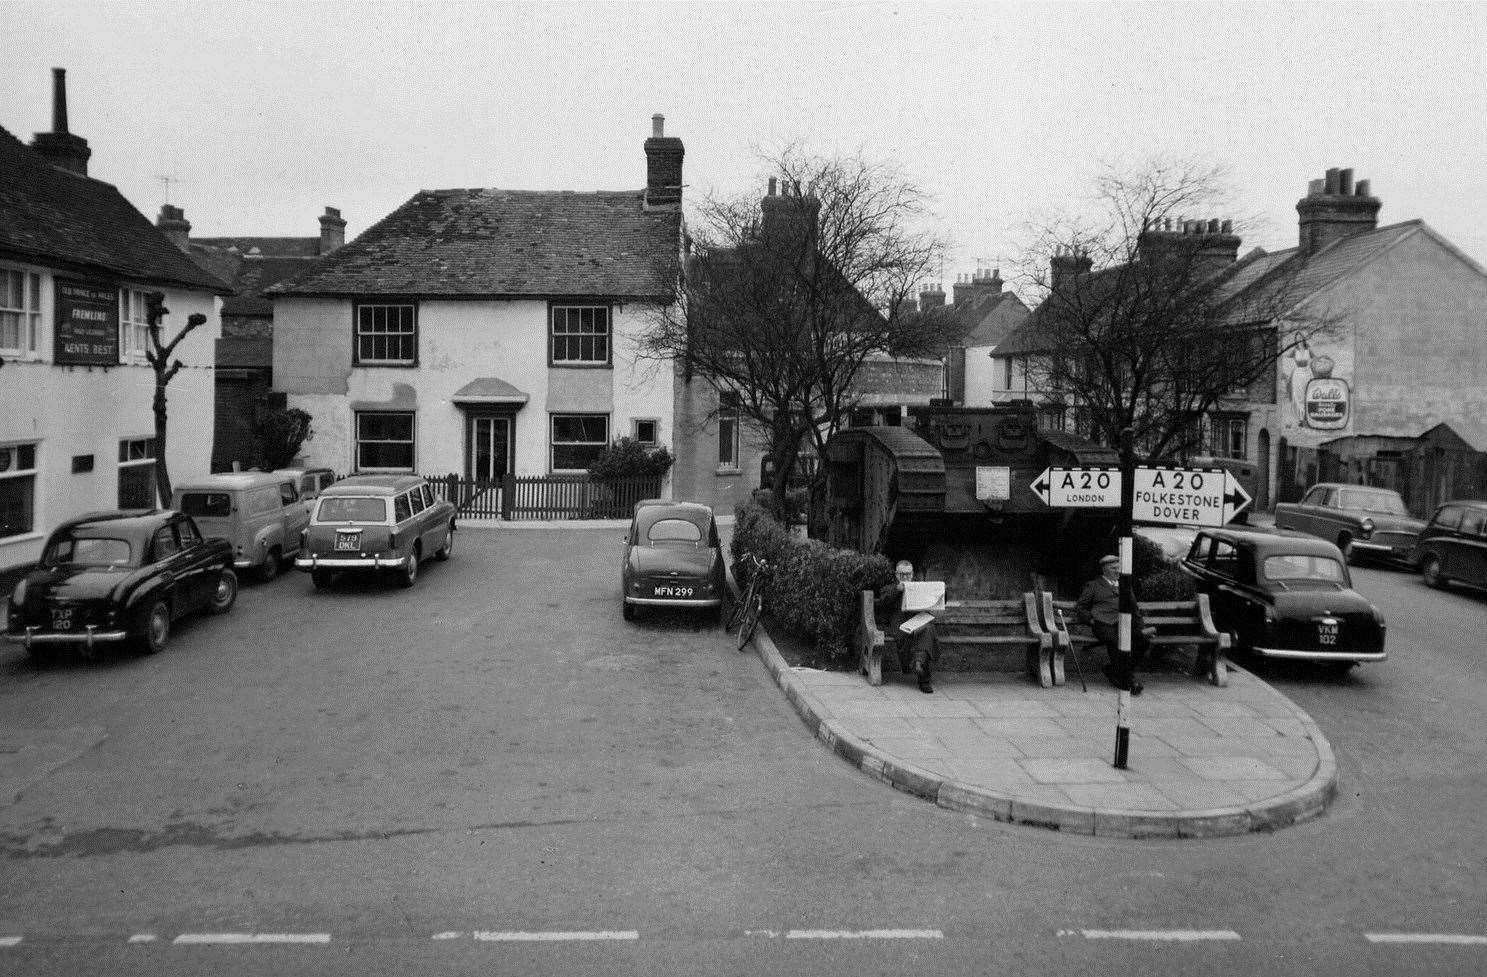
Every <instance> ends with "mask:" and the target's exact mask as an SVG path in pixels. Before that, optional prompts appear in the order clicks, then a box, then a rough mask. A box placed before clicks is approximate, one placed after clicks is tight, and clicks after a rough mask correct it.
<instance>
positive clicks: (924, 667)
mask: <svg viewBox="0 0 1487 977" xmlns="http://www.w3.org/2000/svg"><path fill="white" fill-rule="evenodd" d="M893 576H894V581H893V583H890V584H886V585H885V586H884V587H882V588H881V589H880V590H879V591H878V593H877V596H876V597H875V599H874V601H873V611H874V616H875V617H876V618H877V623H878V627H880V628H882V629H883V634H884V637H885V639H886V640H889V641H893V642H894V643H895V644H896V646H897V648H898V653H899V660H900V661H901V662H905V663H908V670H909V671H912V672H913V673H914V676H915V678H917V679H918V680H919V691H920V692H925V693H929V692H933V691H934V690H935V687H934V685H932V684H931V682H930V679H931V678H932V676H933V673H934V666H935V662H936V661H938V660H939V657H940V641H939V638H938V636H937V635H936V634H935V626H934V623H933V622H931V623H930V624H928V625H926V626H925V627H923V628H921V629H920V630H919V631H917V632H916V633H914V634H904V633H903V632H902V631H900V630H899V628H898V626H899V625H900V624H902V623H903V622H905V621H907V620H908V619H909V618H911V617H913V616H914V615H915V613H916V612H915V611H905V610H904V609H903V603H904V584H905V583H908V582H909V581H911V580H913V579H914V564H912V563H910V562H909V561H908V560H900V561H899V562H898V566H896V567H894V568H893Z"/></svg>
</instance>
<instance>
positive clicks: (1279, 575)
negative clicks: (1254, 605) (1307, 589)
mask: <svg viewBox="0 0 1487 977" xmlns="http://www.w3.org/2000/svg"><path fill="white" fill-rule="evenodd" d="M1264 570H1265V577H1266V578H1267V579H1269V580H1283V581H1285V582H1287V583H1292V582H1295V581H1297V580H1314V581H1317V582H1318V583H1335V584H1342V585H1344V586H1346V585H1347V575H1346V573H1345V572H1344V571H1343V568H1342V564H1341V563H1339V562H1338V561H1337V560H1334V559H1333V558H1332V557H1330V556H1310V555H1306V554H1301V553H1282V554H1277V555H1275V556H1267V557H1265V567H1264Z"/></svg>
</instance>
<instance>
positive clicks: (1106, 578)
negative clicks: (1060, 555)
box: [1074, 555, 1147, 695]
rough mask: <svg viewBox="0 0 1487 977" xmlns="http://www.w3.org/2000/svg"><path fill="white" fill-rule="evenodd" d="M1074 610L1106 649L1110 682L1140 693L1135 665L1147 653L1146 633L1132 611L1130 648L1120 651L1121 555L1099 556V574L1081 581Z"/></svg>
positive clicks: (1139, 662) (1107, 673)
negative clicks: (1085, 581) (1083, 581)
mask: <svg viewBox="0 0 1487 977" xmlns="http://www.w3.org/2000/svg"><path fill="white" fill-rule="evenodd" d="M1133 586H1134V583H1133ZM1074 613H1075V616H1076V617H1077V618H1078V620H1080V621H1082V622H1083V623H1085V624H1088V625H1089V627H1090V630H1091V631H1093V632H1094V635H1095V640H1096V641H1098V642H1100V643H1101V644H1103V645H1104V646H1105V648H1106V650H1107V652H1108V653H1109V655H1110V664H1108V665H1106V666H1105V677H1106V678H1108V679H1110V684H1111V685H1113V686H1115V687H1116V688H1117V689H1126V690H1129V691H1130V693H1131V695H1140V694H1141V690H1142V688H1143V686H1142V685H1141V683H1140V682H1138V681H1137V680H1136V668H1137V667H1138V666H1139V665H1140V664H1141V661H1142V660H1143V659H1144V658H1145V657H1146V649H1147V640H1146V633H1145V631H1144V629H1143V628H1142V626H1141V616H1140V614H1137V613H1132V615H1131V650H1130V652H1129V653H1124V654H1123V653H1122V652H1121V651H1120V557H1118V556H1114V555H1110V556H1102V557H1100V575H1099V576H1098V577H1096V578H1094V579H1093V580H1091V581H1090V582H1089V583H1087V584H1085V585H1084V591H1083V592H1082V593H1081V594H1080V595H1079V600H1078V601H1077V602H1076V603H1075V605H1074Z"/></svg>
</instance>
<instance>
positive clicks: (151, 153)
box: [0, 0, 1487, 286]
mask: <svg viewBox="0 0 1487 977" xmlns="http://www.w3.org/2000/svg"><path fill="white" fill-rule="evenodd" d="M0 37H4V38H5V48H6V56H5V57H4V58H3V59H0V126H4V127H5V128H6V129H8V130H9V131H10V132H11V133H12V134H14V135H16V136H18V137H19V138H21V139H23V140H26V141H29V140H30V138H31V136H32V134H33V133H36V132H40V131H44V130H47V129H49V128H50V127H51V71H50V69H51V68H53V67H63V68H66V69H67V92H68V114H69V121H70V128H71V131H72V132H74V133H76V134H78V135H81V136H83V137H84V138H86V139H87V140H88V142H89V145H90V146H91V147H92V150H93V156H92V159H91V161H90V170H89V172H90V174H91V175H93V176H95V177H97V178H99V179H102V180H105V181H107V182H110V183H113V184H115V185H116V186H118V188H119V189H120V190H121V191H122V192H123V193H124V195H125V196H126V197H127V198H128V199H129V200H130V201H131V202H133V203H134V204H135V206H136V207H138V208H139V209H140V210H141V211H143V212H144V213H145V214H146V215H147V216H150V217H151V218H153V217H154V216H155V215H156V214H157V213H158V211H159V209H160V205H161V204H162V203H163V202H165V201H166V200H167V193H168V200H169V202H170V203H172V204H175V205H177V206H181V207H183V208H184V209H185V211H186V217H187V219H188V220H189V221H190V222H191V224H192V235H193V236H201V237H212V236H229V235H265V236H294V235H297V236H313V235H316V234H318V233H319V225H318V223H317V221H316V218H317V217H318V216H319V215H320V214H321V213H322V212H323V211H324V208H325V207H326V206H328V205H329V206H335V207H338V208H340V210H341V212H342V215H343V216H344V217H345V218H346V220H347V222H348V228H347V233H348V237H354V236H355V235H357V234H359V233H360V232H361V231H363V230H365V229H366V228H367V227H368V226H370V225H371V224H372V223H374V222H375V221H377V220H378V219H380V218H381V217H383V216H385V215H386V214H387V213H388V212H390V211H391V210H393V209H394V208H396V207H397V206H398V205H400V204H401V203H403V202H404V201H406V200H407V199H408V198H409V197H411V196H412V195H413V194H414V193H415V192H417V191H418V190H420V189H435V188H450V187H501V188H508V189H533V190H544V189H545V190H617V189H633V188H639V187H641V186H643V185H644V183H645V157H644V153H643V150H642V143H643V141H644V139H645V138H646V137H647V136H648V135H650V131H651V115H652V114H653V113H656V112H660V113H664V114H665V116H666V134H667V135H668V136H678V137H680V138H681V139H682V140H683V142H684V144H685V147H686V162H685V170H684V179H685V181H686V184H687V190H686V194H687V197H688V198H689V199H691V200H697V199H700V198H701V196H702V195H704V194H707V193H718V194H724V195H733V194H738V193H745V192H750V191H751V190H752V189H753V188H758V190H759V192H761V193H762V191H763V182H764V179H765V177H766V176H767V172H766V170H765V168H764V167H763V164H762V163H761V162H760V160H759V158H758V152H759V150H760V149H764V150H768V149H769V148H771V147H779V146H781V145H783V144H784V143H786V142H788V141H790V140H795V139H803V140H804V141H805V142H806V144H807V145H808V146H809V147H810V148H811V149H813V150H814V151H817V152H822V153H834V152H843V153H854V152H858V151H861V152H862V153H864V154H865V155H866V156H868V157H870V158H873V159H884V160H891V161H893V162H895V163H897V164H898V165H899V166H900V167H901V168H902V170H903V171H904V172H905V174H906V175H908V176H909V177H911V178H912V179H913V180H914V181H915V182H917V183H918V184H919V185H921V186H922V187H923V188H924V189H925V190H926V191H927V192H928V193H929V195H930V196H931V198H932V206H933V208H934V211H935V219H934V223H933V224H932V226H931V227H930V228H929V229H930V230H933V231H934V232H936V233H939V234H942V235H944V236H945V237H946V238H947V239H948V240H949V241H950V242H951V250H950V252H949V256H948V258H947V260H946V264H945V268H944V271H943V280H944V281H945V282H946V284H947V286H948V285H949V284H951V283H953V282H954V281H955V280H956V278H957V277H958V276H960V275H964V274H968V273H970V272H971V271H972V270H974V269H975V268H976V267H978V266H982V267H1011V266H1013V265H1015V263H1016V261H1017V259H1018V256H1019V254H1021V253H1023V250H1024V248H1025V245H1026V243H1027V242H1028V231H1027V227H1028V223H1029V221H1030V220H1033V219H1034V218H1036V217H1037V216H1038V215H1041V214H1047V213H1049V212H1052V211H1064V212H1071V211H1072V212H1075V213H1077V212H1079V211H1080V210H1081V209H1082V208H1084V207H1087V206H1089V203H1090V194H1091V187H1092V182H1093V178H1094V176H1095V174H1096V173H1097V171H1098V170H1099V168H1100V167H1101V166H1102V165H1104V164H1107V163H1113V164H1115V165H1118V166H1131V165H1139V162H1140V161H1141V160H1142V159H1145V158H1147V157H1149V156H1151V155H1153V154H1164V155H1167V156H1178V157H1195V158H1197V159H1199V160H1203V161H1206V162H1209V163H1214V164H1221V165H1224V166H1226V167H1227V168H1228V179H1229V182H1230V185H1231V186H1232V188H1233V191H1234V201H1233V210H1234V213H1233V215H1232V216H1234V217H1236V218H1239V219H1241V220H1246V221H1248V223H1247V225H1246V228H1245V234H1244V244H1243V246H1242V251H1248V250H1249V249H1250V248H1251V247H1253V246H1261V247H1264V248H1266V249H1267V250H1274V249H1278V248H1285V247H1290V246H1292V245H1294V243H1295V239H1296V211H1295V205H1296V201H1297V200H1298V199H1299V198H1300V197H1302V196H1304V195H1305V192H1306V188H1307V183H1308V182H1309V181H1310V180H1312V179H1315V178H1318V177H1321V176H1322V175H1323V173H1324V171H1325V170H1326V169H1327V168H1328V167H1334V166H1335V167H1352V168H1353V169H1354V171H1355V174H1356V177H1357V178H1358V179H1368V180H1370V181H1371V184H1372V192H1373V193H1374V195H1375V196H1377V197H1379V198H1380V199H1381V200H1382V201H1383V207H1382V210H1381V212H1380V214H1379V219H1380V222H1381V223H1393V222H1396V221H1402V220H1410V219H1414V218H1423V219H1424V220H1425V221H1426V222H1427V223H1428V224H1430V225H1431V226H1432V227H1433V228H1435V229H1436V230H1437V231H1439V232H1441V233H1442V234H1443V235H1445V236H1446V237H1447V238H1448V239H1449V240H1451V241H1452V242H1454V243H1455V244H1456V245H1457V246H1458V247H1459V248H1460V249H1461V250H1462V251H1463V252H1465V253H1466V254H1467V255H1468V256H1470V257H1471V258H1472V259H1474V260H1475V261H1477V262H1478V263H1480V264H1487V192H1484V186H1487V168H1484V166H1483V162H1484V160H1487V68H1484V67H1483V65H1484V63H1487V54H1484V53H1483V52H1484V51H1487V4H1482V3H1476V4H1466V5H1461V4H1407V3H1402V2H1393V3H1384V4H1370V3H1339V4H1326V3H1306V4H1266V3H1245V2H1233V0H1231V2H1226V3H1201V2H1193V3H1177V4H1165V3H1129V2H1103V3H1072V2H1052V3H1003V4H961V3H856V2H828V3H807V2H798V3H790V4H745V3H656V2H649V3H641V2H635V3H604V4H588V3H478V4H477V3H449V2H436V0H425V2H352V0H311V2H298V3H265V2H255V0H234V2H230V3H218V2H190V3H186V2H163V0H132V2H96V0H95V2H90V3H79V2H72V0H45V2H42V3H32V2H22V0H0ZM161 177H168V178H170V182H168V183H167V182H166V181H165V180H162V179H161ZM0 178H3V174H0ZM1190 216H1193V217H1204V218H1207V217H1217V218H1223V217H1228V216H1231V215H1230V214H1211V215H1209V214H1201V215H1200V214H1194V215H1190Z"/></svg>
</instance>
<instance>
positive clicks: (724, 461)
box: [718, 391, 743, 472]
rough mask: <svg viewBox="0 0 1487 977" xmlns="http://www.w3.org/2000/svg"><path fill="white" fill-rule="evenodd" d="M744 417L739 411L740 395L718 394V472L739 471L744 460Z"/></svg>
mask: <svg viewBox="0 0 1487 977" xmlns="http://www.w3.org/2000/svg"><path fill="white" fill-rule="evenodd" d="M742 428H743V415H742V413H741V412H740V410H739V405H738V394H736V393H730V392H728V391H724V392H722V393H719V394H718V470H719V471H726V472H736V471H739V470H740V468H739V466H740V464H741V463H742V459H741V458H740V457H739V451H740V448H741V447H742V438H741V437H740V432H741V430H742Z"/></svg>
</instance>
